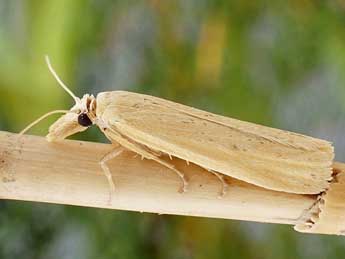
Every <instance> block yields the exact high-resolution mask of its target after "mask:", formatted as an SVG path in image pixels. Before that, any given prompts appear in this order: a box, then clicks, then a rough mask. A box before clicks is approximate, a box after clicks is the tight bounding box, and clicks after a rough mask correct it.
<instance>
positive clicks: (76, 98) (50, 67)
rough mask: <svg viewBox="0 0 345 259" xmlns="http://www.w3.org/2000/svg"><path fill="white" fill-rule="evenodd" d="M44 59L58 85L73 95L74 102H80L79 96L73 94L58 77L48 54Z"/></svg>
mask: <svg viewBox="0 0 345 259" xmlns="http://www.w3.org/2000/svg"><path fill="white" fill-rule="evenodd" d="M45 60H46V63H47V66H48V69H49V71H50V72H51V73H52V74H53V76H54V78H55V79H56V81H57V82H58V83H59V85H60V86H61V87H62V88H63V89H64V90H65V91H66V92H67V93H68V94H69V95H70V96H72V97H73V99H74V101H75V102H76V103H80V98H79V97H77V96H75V94H74V93H73V92H72V91H71V90H70V89H69V88H68V87H67V86H66V85H65V84H64V82H62V80H61V79H60V78H59V76H58V75H57V73H56V72H55V70H54V68H53V67H52V65H51V63H50V60H49V56H48V55H45Z"/></svg>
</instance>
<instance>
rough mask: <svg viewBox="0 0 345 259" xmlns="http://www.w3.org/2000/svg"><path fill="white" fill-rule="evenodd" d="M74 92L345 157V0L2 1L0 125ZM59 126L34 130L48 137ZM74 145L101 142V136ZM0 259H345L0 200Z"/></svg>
mask: <svg viewBox="0 0 345 259" xmlns="http://www.w3.org/2000/svg"><path fill="white" fill-rule="evenodd" d="M45 54H49V55H50V58H51V60H52V63H53V66H54V67H55V69H56V70H57V71H58V73H59V75H60V76H61V77H62V78H63V80H64V81H65V82H66V84H67V85H69V86H70V88H71V89H72V90H73V91H74V92H75V93H76V94H78V95H79V96H81V95H82V94H84V93H91V94H96V93H98V92H102V91H105V90H107V91H110V90H118V89H122V90H129V91H135V92H142V93H147V94H152V95H156V96H160V97H164V98H166V99H171V100H175V101H178V102H181V103H184V104H189V105H192V106H195V107H199V108H202V109H205V110H208V111H211V112H216V113H220V114H223V115H227V116H231V117H235V118H239V119H242V120H248V121H252V122H256V123H261V124H265V125H269V126H273V127H278V128H283V129H287V130H292V131H296V132H300V133H304V134H308V135H312V136H315V137H320V138H325V139H328V140H330V141H333V142H334V144H335V147H336V152H337V159H338V160H340V161H345V159H344V154H345V138H344V137H343V134H344V126H345V120H344V114H345V88H344V83H345V73H344V71H345V2H344V1H342V0H333V1H311V0H310V1H308V0H301V1H299V0H295V1H265V0H256V1H229V0H180V1H158V0H151V1H125V0H122V1H110V0H98V1H97V0H73V1H70V0H46V1H38V0H31V1H25V0H12V1H11V0H0V97H1V102H0V126H1V130H7V131H13V132H18V131H20V130H21V129H22V128H23V127H24V126H26V125H27V124H28V123H29V122H31V121H32V120H33V119H35V118H37V117H38V116H39V115H41V114H43V113H45V112H47V111H50V110H54V109H66V108H69V107H70V106H71V105H72V104H73V100H72V99H71V98H70V96H69V95H67V94H66V93H65V92H63V91H62V89H61V88H59V87H58V86H57V83H56V82H55V81H54V79H53V77H52V75H51V74H50V73H49V72H48V69H47V67H46V64H45V63H44V55H45ZM54 119H56V117H55V118H51V119H50V120H49V119H48V120H46V121H45V122H43V123H42V124H40V126H37V127H35V128H34V129H33V130H32V131H31V132H32V133H33V134H39V135H44V134H45V133H46V132H47V128H48V125H49V124H50V123H52V122H53V121H54ZM76 138H78V139H86V140H90V141H101V142H106V140H105V138H104V137H103V136H102V135H101V134H100V133H99V132H98V130H97V129H90V130H89V131H87V132H86V133H83V134H82V135H78V136H76ZM0 258H4V259H7V258H24V259H26V258H38V259H40V258H44V259H46V258H47V259H49V258H60V259H65V258H71V259H72V258H73V259H78V258H83V259H84V258H85V259H88V258H100V259H103V258H104V259H107V258H128V259H132V258H173V259H174V258H176V259H184V258H197V259H203V258H263V259H266V258H272V259H273V258H274V259H276V258H315V259H316V258H345V240H344V238H341V237H331V236H321V235H303V234H299V233H297V232H294V231H293V230H292V227H291V226H278V225H270V224H259V223H248V222H240V221H231V220H218V219H203V218H191V217H178V216H158V215H150V214H139V213H134V212H123V211H110V210H101V209H92V208H78V207H70V206H60V205H49V204H36V203H29V202H14V201H1V202H0Z"/></svg>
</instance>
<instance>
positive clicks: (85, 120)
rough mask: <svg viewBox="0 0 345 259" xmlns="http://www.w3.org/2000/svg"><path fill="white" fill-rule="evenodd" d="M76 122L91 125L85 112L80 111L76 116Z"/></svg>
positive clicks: (84, 125) (85, 125)
mask: <svg viewBox="0 0 345 259" xmlns="http://www.w3.org/2000/svg"><path fill="white" fill-rule="evenodd" d="M78 123H79V125H81V126H83V127H90V126H91V125H92V121H91V120H90V118H89V116H87V114H86V113H82V114H80V115H79V116H78Z"/></svg>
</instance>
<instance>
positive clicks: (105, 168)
mask: <svg viewBox="0 0 345 259" xmlns="http://www.w3.org/2000/svg"><path fill="white" fill-rule="evenodd" d="M124 150H125V149H124V148H123V147H122V146H119V147H116V148H115V149H113V150H112V151H111V152H109V153H108V154H106V155H105V156H104V157H103V158H102V160H101V161H100V165H101V168H102V169H103V173H104V175H105V177H106V178H107V180H108V183H109V188H110V192H109V203H110V202H111V198H112V195H113V194H114V193H115V184H114V181H113V177H112V175H111V172H110V169H109V167H108V166H107V164H106V163H107V162H108V161H109V160H112V159H114V158H115V157H117V156H119V155H120V154H121V153H122V152H123V151H124Z"/></svg>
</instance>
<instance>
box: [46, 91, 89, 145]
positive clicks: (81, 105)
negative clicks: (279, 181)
mask: <svg viewBox="0 0 345 259" xmlns="http://www.w3.org/2000/svg"><path fill="white" fill-rule="evenodd" d="M95 111H96V99H95V97H94V96H93V95H88V94H86V95H84V96H83V98H82V99H79V98H78V101H76V104H75V105H74V106H73V107H72V108H71V109H70V111H69V112H68V113H66V114H65V115H63V116H62V117H60V118H59V119H58V120H57V121H56V122H54V123H53V125H51V126H50V128H49V133H48V135H47V140H48V141H57V140H62V139H65V138H67V137H68V136H71V135H74V134H76V133H78V132H82V131H85V130H87V129H88V128H89V127H91V126H92V125H93V124H94V121H95V119H96V113H95Z"/></svg>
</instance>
